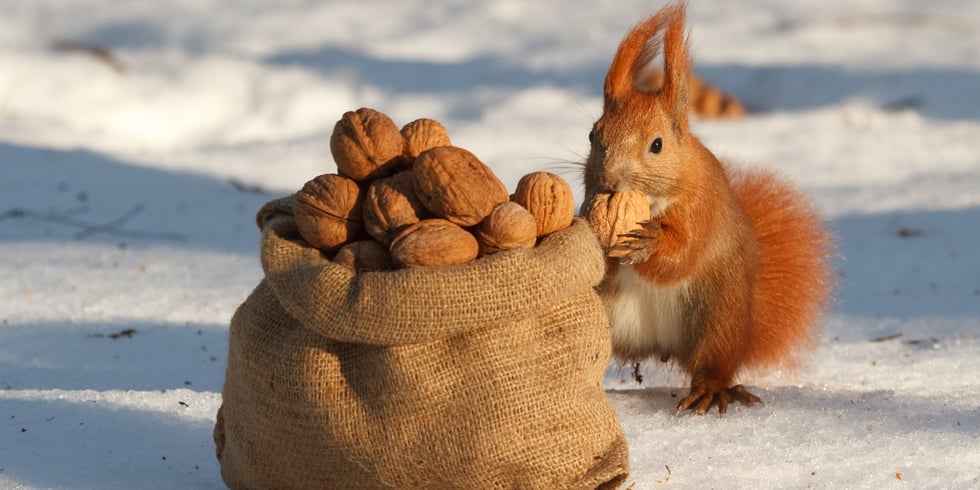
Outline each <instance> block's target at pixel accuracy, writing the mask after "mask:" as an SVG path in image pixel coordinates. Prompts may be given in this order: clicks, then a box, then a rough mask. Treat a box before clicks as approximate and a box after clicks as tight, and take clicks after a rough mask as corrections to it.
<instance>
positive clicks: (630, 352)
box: [603, 266, 688, 360]
mask: <svg viewBox="0 0 980 490" xmlns="http://www.w3.org/2000/svg"><path fill="white" fill-rule="evenodd" d="M614 280H615V281H616V283H615V285H614V287H613V288H610V289H611V292H608V293H605V294H603V302H604V303H605V306H606V312H607V313H608V314H609V321H610V323H611V324H612V344H613V351H614V352H615V353H616V354H617V355H618V356H620V357H625V358H628V359H630V360H639V359H642V358H646V357H649V356H652V355H654V354H660V355H663V354H673V353H677V352H679V351H680V350H681V347H682V345H683V339H684V337H683V336H684V303H685V301H684V297H685V296H686V295H687V293H688V283H687V282H678V283H674V284H668V285H656V284H651V283H650V282H648V281H646V280H644V279H643V278H641V277H639V276H638V275H637V274H636V272H635V271H634V269H633V267H632V266H620V267H619V270H618V271H617V273H616V278H615V279H614Z"/></svg>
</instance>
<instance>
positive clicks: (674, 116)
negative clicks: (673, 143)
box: [660, 3, 691, 137]
mask: <svg viewBox="0 0 980 490" xmlns="http://www.w3.org/2000/svg"><path fill="white" fill-rule="evenodd" d="M664 10H669V11H670V12H669V14H668V16H667V17H668V18H667V31H666V32H665V33H664V43H663V45H664V85H663V90H662V92H661V94H660V97H661V98H662V101H663V105H664V107H665V108H666V109H667V111H668V112H669V113H670V115H671V120H672V121H673V122H674V131H675V132H676V133H677V135H678V136H679V137H683V136H684V135H686V134H687V132H688V121H687V119H688V113H689V112H690V102H689V100H688V95H687V80H688V78H689V77H690V74H691V62H690V58H689V55H688V45H689V42H690V38H689V36H688V35H687V33H686V32H685V29H684V19H685V13H686V12H685V11H686V6H685V4H683V3H677V4H674V5H671V6H669V7H666V8H665V9H664Z"/></svg>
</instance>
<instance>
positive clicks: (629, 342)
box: [584, 3, 833, 415]
mask: <svg viewBox="0 0 980 490" xmlns="http://www.w3.org/2000/svg"><path fill="white" fill-rule="evenodd" d="M684 19H685V6H684V4H683V3H679V4H673V5H669V6H667V7H665V8H664V9H662V10H660V11H659V12H657V13H656V14H654V15H653V16H652V17H650V18H648V19H647V20H645V21H643V22H641V23H640V24H638V25H637V26H636V27H635V28H633V30H632V31H630V32H629V33H628V34H627V35H626V37H625V38H624V39H623V41H622V43H621V44H620V46H619V48H618V50H617V52H616V56H615V58H614V59H613V61H612V65H611V66H610V68H609V72H608V74H607V75H606V80H605V87H604V104H603V113H602V116H601V117H600V118H599V120H598V121H597V122H596V123H595V125H594V126H593V128H592V132H591V133H590V134H589V139H590V142H591V150H590V153H589V156H588V159H587V161H586V163H585V169H584V170H585V175H584V180H585V190H586V193H587V194H594V193H597V192H619V191H624V190H627V189H636V190H640V191H642V192H643V193H644V194H646V196H647V200H648V202H649V203H650V215H651V216H652V218H651V219H650V220H649V221H645V222H643V223H639V224H638V228H637V229H635V230H633V231H632V232H630V233H628V234H626V235H623V236H621V238H622V240H623V241H621V242H620V243H619V244H618V245H616V246H614V247H612V248H611V249H610V250H609V251H608V257H609V262H610V266H609V269H608V271H607V276H606V280H605V281H604V283H603V285H602V286H600V291H599V292H600V294H601V296H602V297H603V302H604V303H605V306H606V309H607V312H608V315H609V319H610V323H611V325H612V339H613V353H614V355H615V356H616V357H617V358H619V359H620V360H623V361H629V362H639V361H641V360H645V359H647V358H650V357H654V356H656V357H658V358H660V359H662V360H664V361H666V360H667V359H668V358H669V359H673V361H674V362H675V364H676V365H677V366H679V367H680V368H681V369H682V370H683V371H684V372H685V373H686V374H688V375H690V376H691V385H690V392H689V394H688V395H687V396H686V397H684V398H683V399H682V400H681V402H680V404H679V405H678V406H677V413H678V414H680V413H682V412H684V411H686V410H688V409H691V410H694V411H695V412H696V413H698V414H704V413H706V412H707V411H708V410H710V409H711V407H712V406H717V407H718V410H719V413H720V414H722V415H724V414H725V412H726V411H727V410H728V406H729V403H730V402H732V401H738V402H741V403H742V404H744V405H747V406H751V405H753V404H756V403H761V400H760V399H759V397H757V396H755V395H753V394H752V393H750V392H749V391H748V390H747V389H746V388H745V387H744V386H742V385H736V384H734V380H735V379H736V377H737V376H738V375H739V374H740V373H742V372H744V371H745V370H752V369H759V368H777V367H791V366H792V365H793V364H794V361H796V360H797V354H798V352H799V351H800V350H801V349H802V348H805V347H809V346H812V344H813V343H814V341H815V336H816V329H817V323H818V321H819V318H820V315H821V313H822V310H823V309H824V307H825V306H826V304H827V303H828V301H829V295H830V290H831V284H832V274H831V269H830V267H829V264H828V261H829V258H830V257H831V254H832V249H833V244H832V239H831V237H830V234H829V233H828V232H827V230H826V228H825V226H824V224H823V222H822V220H821V219H820V217H819V216H818V214H817V213H816V212H815V210H814V208H813V206H812V205H811V204H810V203H809V201H808V200H807V199H806V197H805V196H804V195H803V194H802V193H801V192H800V191H799V190H797V189H796V188H795V187H794V186H793V185H792V184H790V183H788V182H787V181H785V180H784V179H782V178H780V177H778V176H776V175H775V174H773V173H771V172H767V171H763V170H740V169H735V168H731V167H727V166H725V165H723V164H722V163H721V162H720V161H719V160H718V158H716V157H715V155H713V154H712V153H711V152H710V151H709V150H708V149H707V148H705V147H704V145H702V144H701V142H700V141H698V139H697V138H696V137H695V136H694V135H693V134H691V132H690V130H689V127H688V115H689V110H690V104H689V100H688V89H687V85H688V78H689V77H690V62H689V59H688V52H687V51H688V39H687V35H686V34H685V27H684V22H685V20H684ZM661 48H662V50H663V60H664V63H663V64H664V66H663V68H664V74H665V75H664V77H663V81H662V85H659V86H651V85H652V83H653V82H651V77H649V76H648V75H647V73H648V72H647V70H648V65H649V64H651V62H652V61H653V60H654V58H655V57H656V56H657V55H658V54H660V51H661Z"/></svg>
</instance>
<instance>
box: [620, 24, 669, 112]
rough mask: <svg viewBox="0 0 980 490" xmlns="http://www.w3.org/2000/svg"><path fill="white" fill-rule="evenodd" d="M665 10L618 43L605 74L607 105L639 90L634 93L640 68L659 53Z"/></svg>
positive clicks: (634, 29) (634, 28) (631, 31)
mask: <svg viewBox="0 0 980 490" xmlns="http://www.w3.org/2000/svg"><path fill="white" fill-rule="evenodd" d="M667 10H669V9H663V10H661V11H659V12H657V13H656V14H654V15H653V16H652V17H650V18H648V19H646V20H644V21H643V22H640V23H639V24H637V25H636V26H635V27H633V29H632V30H630V32H629V33H627V34H626V37H624V38H623V40H622V42H620V43H619V49H617V50H616V56H615V57H613V61H612V65H611V66H610V67H609V72H608V73H606V85H605V91H604V95H605V98H606V103H607V104H608V103H610V102H612V101H614V100H617V99H620V98H622V97H623V96H625V95H627V94H630V93H633V92H638V91H640V90H637V87H636V83H637V81H638V79H639V78H640V77H639V75H640V74H641V73H642V72H643V69H644V68H646V66H647V65H649V64H650V62H651V61H652V60H653V58H654V57H655V56H656V54H657V52H659V51H660V40H659V37H658V36H657V34H658V33H659V32H660V31H661V30H662V29H663V27H664V25H665V21H666V19H667V15H666V11H667Z"/></svg>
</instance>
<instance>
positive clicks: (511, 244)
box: [474, 201, 538, 255]
mask: <svg viewBox="0 0 980 490" xmlns="http://www.w3.org/2000/svg"><path fill="white" fill-rule="evenodd" d="M537 230H538V225H537V222H536V221H534V216H533V215H532V214H531V212H530V211H528V210H526V209H524V207H523V206H521V205H520V204H517V203H516V202H512V201H504V202H502V203H500V204H497V205H496V206H494V208H493V211H491V212H490V215H489V216H487V217H486V219H484V220H483V221H481V222H480V226H478V227H477V228H476V231H475V232H474V234H475V235H476V241H477V242H479V244H480V254H481V255H486V254H491V253H494V252H499V251H501V250H509V249H512V248H534V244H535V243H536V242H537V239H538V233H537Z"/></svg>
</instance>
